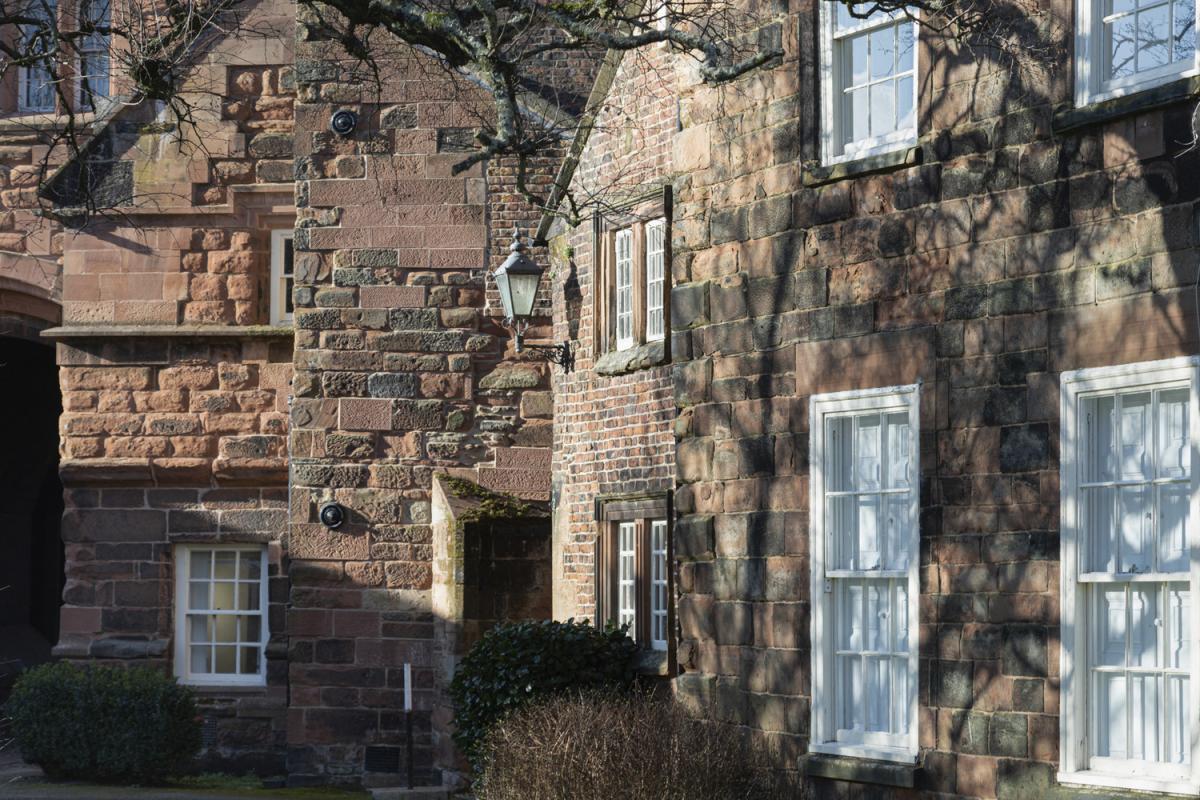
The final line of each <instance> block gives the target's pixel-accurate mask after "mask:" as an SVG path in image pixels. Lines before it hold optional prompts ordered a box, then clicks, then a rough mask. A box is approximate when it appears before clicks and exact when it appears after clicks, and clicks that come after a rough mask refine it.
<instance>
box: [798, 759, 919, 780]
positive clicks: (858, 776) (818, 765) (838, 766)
mask: <svg viewBox="0 0 1200 800" xmlns="http://www.w3.org/2000/svg"><path fill="white" fill-rule="evenodd" d="M799 767H800V771H801V772H803V773H804V774H805V775H808V776H809V777H812V778H828V779H829V780H836V781H850V782H853V783H873V784H876V785H879V786H896V787H899V788H903V789H911V788H913V787H914V786H915V785H916V780H917V772H918V771H919V770H920V769H921V768H920V766H918V765H916V764H897V763H894V762H891V761H874V760H871V759H866V758H849V757H846V756H831V755H824V754H822V753H809V754H808V755H805V756H802V757H801V758H800V763H799Z"/></svg>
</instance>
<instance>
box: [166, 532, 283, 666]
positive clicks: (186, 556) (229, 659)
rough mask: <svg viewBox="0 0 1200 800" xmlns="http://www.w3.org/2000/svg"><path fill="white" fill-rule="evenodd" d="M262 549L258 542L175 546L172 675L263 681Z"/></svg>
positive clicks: (264, 558) (264, 587) (264, 569)
mask: <svg viewBox="0 0 1200 800" xmlns="http://www.w3.org/2000/svg"><path fill="white" fill-rule="evenodd" d="M266 562H267V552H266V548H265V547H262V546H260V545H248V546H247V545H221V546H219V547H201V546H195V545H180V546H179V547H177V548H176V550H175V675H176V676H177V677H178V678H179V680H180V682H182V683H191V684H250V685H256V686H261V685H263V684H265V683H266V675H267V669H266V663H265V659H264V650H265V648H266V644H267V639H268V634H267V563H266Z"/></svg>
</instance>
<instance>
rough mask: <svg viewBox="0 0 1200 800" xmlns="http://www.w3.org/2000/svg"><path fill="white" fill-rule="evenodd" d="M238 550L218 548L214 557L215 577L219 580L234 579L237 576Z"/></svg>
mask: <svg viewBox="0 0 1200 800" xmlns="http://www.w3.org/2000/svg"><path fill="white" fill-rule="evenodd" d="M236 565H237V552H236V551H232V550H218V551H217V553H216V555H215V557H214V559H213V577H214V578H217V579H218V580H232V579H234V578H236V577H237V568H236Z"/></svg>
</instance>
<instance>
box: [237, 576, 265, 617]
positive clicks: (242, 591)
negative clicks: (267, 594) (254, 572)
mask: <svg viewBox="0 0 1200 800" xmlns="http://www.w3.org/2000/svg"><path fill="white" fill-rule="evenodd" d="M260 587H261V584H259V583H239V584H238V610H240V611H257V610H258V606H259V603H258V598H259V592H260V591H261V589H260Z"/></svg>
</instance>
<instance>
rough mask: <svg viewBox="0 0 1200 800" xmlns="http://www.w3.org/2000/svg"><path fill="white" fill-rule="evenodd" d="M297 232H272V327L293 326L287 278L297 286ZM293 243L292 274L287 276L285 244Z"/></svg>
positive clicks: (291, 229) (279, 230)
mask: <svg viewBox="0 0 1200 800" xmlns="http://www.w3.org/2000/svg"><path fill="white" fill-rule="evenodd" d="M295 235H296V231H295V229H293V228H280V229H278V230H273V231H271V290H270V300H269V302H270V304H271V324H272V325H291V324H292V315H291V314H289V313H288V310H287V300H288V298H287V278H289V277H290V278H291V279H292V285H293V287H294V286H295V280H296V249H295V246H294V238H295ZM285 241H287V242H293V247H292V274H291V275H290V276H289V275H286V274H285V273H284V271H283V268H284V242H285Z"/></svg>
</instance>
